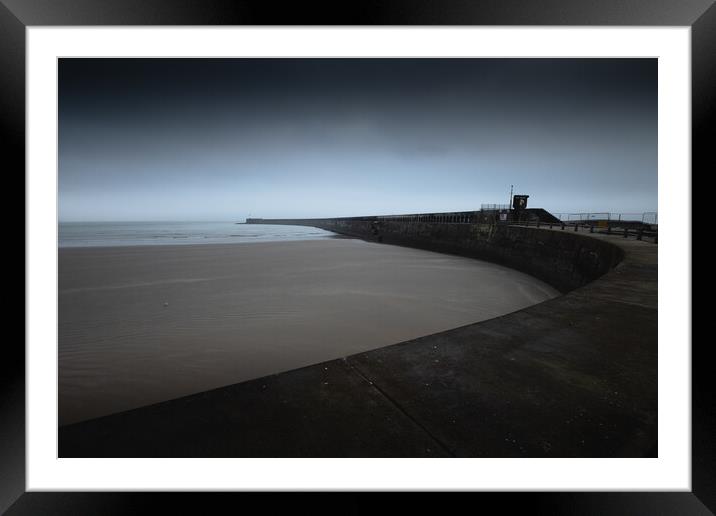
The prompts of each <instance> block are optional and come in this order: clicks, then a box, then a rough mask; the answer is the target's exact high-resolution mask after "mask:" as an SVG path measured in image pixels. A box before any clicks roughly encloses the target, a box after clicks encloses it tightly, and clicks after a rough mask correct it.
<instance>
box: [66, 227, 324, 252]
mask: <svg viewBox="0 0 716 516" xmlns="http://www.w3.org/2000/svg"><path fill="white" fill-rule="evenodd" d="M335 236H336V235H335V233H331V232H329V231H324V230H322V229H318V228H311V227H305V226H275V225H270V224H236V223H234V222H61V223H60V225H59V246H60V247H105V246H125V245H176V244H232V243H248V242H277V241H284V240H317V239H323V238H332V237H335Z"/></svg>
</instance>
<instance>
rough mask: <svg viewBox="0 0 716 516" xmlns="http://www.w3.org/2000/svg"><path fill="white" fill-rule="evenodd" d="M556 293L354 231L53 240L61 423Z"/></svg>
mask: <svg viewBox="0 0 716 516" xmlns="http://www.w3.org/2000/svg"><path fill="white" fill-rule="evenodd" d="M557 294H558V293H557V291H556V290H554V289H553V288H551V287H550V286H548V285H546V284H544V283H542V282H540V281H539V280H536V279H535V278H532V277H530V276H527V275H525V274H522V273H519V272H516V271H513V270H510V269H507V268H504V267H500V266H497V265H494V264H489V263H486V262H480V261H477V260H471V259H468V258H461V257H455V256H447V255H442V254H437V253H432V252H427V251H422V250H416V249H408V248H402V247H396V246H389V245H381V244H374V243H368V242H364V241H361V240H353V239H333V240H316V241H298V242H280V243H277V242H272V243H254V244H233V245H232V244H229V245H183V246H141V247H139V246H136V247H96V248H61V249H60V250H59V418H60V424H61V425H62V424H68V423H73V422H77V421H81V420H85V419H89V418H93V417H98V416H101V415H106V414H110V413H113V412H117V411H121V410H127V409H131V408H135V407H139V406H142V405H147V404H151V403H156V402H160V401H165V400H168V399H172V398H177V397H180V396H184V395H187V394H191V393H195V392H200V391H204V390H208V389H212V388H216V387H220V386H223V385H228V384H233V383H237V382H242V381H245V380H249V379H253V378H258V377H261V376H265V375H268V374H273V373H278V372H282V371H286V370H289V369H295V368H298V367H302V366H306V365H310V364H314V363H316V362H320V361H324V360H330V359H333V358H338V357H342V356H346V355H350V354H353V353H358V352H361V351H367V350H370V349H374V348H378V347H382V346H386V345H389V344H394V343H397V342H401V341H404V340H408V339H412V338H415V337H419V336H423V335H427V334H430V333H435V332H439V331H442V330H446V329H450V328H454V327H457V326H461V325H465V324H469V323H472V322H476V321H480V320H485V319H489V318H492V317H496V316H499V315H503V314H506V313H509V312H512V311H515V310H518V309H520V308H523V307H526V306H529V305H532V304H535V303H538V302H540V301H543V300H546V299H549V298H551V297H554V296H556V295H557Z"/></svg>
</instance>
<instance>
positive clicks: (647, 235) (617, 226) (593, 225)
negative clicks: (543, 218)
mask: <svg viewBox="0 0 716 516" xmlns="http://www.w3.org/2000/svg"><path fill="white" fill-rule="evenodd" d="M510 226H522V227H537V228H545V229H555V230H562V231H574V232H580V231H582V232H588V233H597V234H604V235H615V236H620V237H623V238H630V237H634V238H635V239H636V240H648V241H651V242H653V243H655V244H657V243H658V242H659V231H658V226H657V225H656V224H646V223H641V221H638V220H637V221H633V220H632V221H629V220H607V221H605V220H603V219H599V220H593V221H591V222H590V221H582V220H579V221H577V220H573V221H567V220H560V222H558V223H555V222H540V220H539V219H537V220H531V221H530V220H525V221H521V222H511V223H510Z"/></svg>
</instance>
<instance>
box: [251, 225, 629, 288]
mask: <svg viewBox="0 0 716 516" xmlns="http://www.w3.org/2000/svg"><path fill="white" fill-rule="evenodd" d="M254 223H260V224H292V225H302V226H312V227H317V228H320V229H325V230H328V231H333V232H335V233H339V234H343V235H349V236H355V237H359V238H363V239H366V240H374V241H379V242H383V243H386V244H395V245H403V246H407V247H416V248H420V249H426V250H429V251H436V252H441V253H450V254H457V255H461V256H468V257H471V258H478V259H481V260H488V261H491V262H495V263H499V264H501V265H505V266H507V267H510V268H513V269H517V270H519V271H522V272H525V273H527V274H530V275H531V276H534V277H536V278H539V279H541V280H542V281H544V282H546V283H549V284H550V285H552V286H553V287H555V288H556V289H558V290H559V291H561V292H563V293H564V292H569V291H570V290H573V289H575V288H577V287H581V286H582V285H585V284H587V283H589V282H590V281H593V280H594V279H596V278H598V277H600V276H602V275H603V274H605V273H606V272H607V271H608V270H610V269H611V268H613V267H614V266H615V265H616V264H617V263H619V262H620V261H621V260H622V259H623V257H624V251H623V249H622V248H621V247H619V246H618V245H615V244H613V243H612V242H610V241H605V240H600V239H596V238H589V237H588V236H587V235H585V234H583V233H578V232H575V231H573V230H572V228H570V229H569V230H567V229H565V230H556V231H545V227H544V226H543V227H542V228H537V227H534V226H533V227H529V226H515V225H509V226H508V225H501V224H470V223H449V222H448V223H444V222H424V221H412V220H410V221H405V220H399V219H397V220H391V219H385V218H383V219H381V218H376V219H369V218H336V219H258V220H256V221H254ZM555 227H559V226H555ZM583 231H584V230H583Z"/></svg>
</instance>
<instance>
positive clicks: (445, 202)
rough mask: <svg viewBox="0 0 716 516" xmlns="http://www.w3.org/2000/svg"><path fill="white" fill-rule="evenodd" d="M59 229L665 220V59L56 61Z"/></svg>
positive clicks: (64, 59)
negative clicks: (427, 216) (450, 217)
mask: <svg viewBox="0 0 716 516" xmlns="http://www.w3.org/2000/svg"><path fill="white" fill-rule="evenodd" d="M58 102H59V136H58V139H59V163H58V165H59V174H58V192H59V199H58V200H59V218H60V220H61V221H63V222H70V221H78V222H88V221H208V220H216V221H237V222H238V221H243V219H244V218H246V217H247V216H249V215H250V216H252V217H258V218H292V217H296V218H303V217H316V218H320V217H338V216H360V215H381V214H386V215H387V214H400V213H420V212H448V211H471V210H479V209H480V205H481V204H483V203H499V204H506V203H507V202H508V201H509V194H510V185H514V193H515V194H528V195H530V198H529V203H528V206H529V207H535V208H544V209H546V210H548V211H550V212H552V213H578V212H613V213H625V212H628V213H640V212H651V211H657V210H658V206H657V60H656V59H502V58H500V59H264V58H255V59H76V58H73V59H67V58H63V59H60V63H59V98H58Z"/></svg>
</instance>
